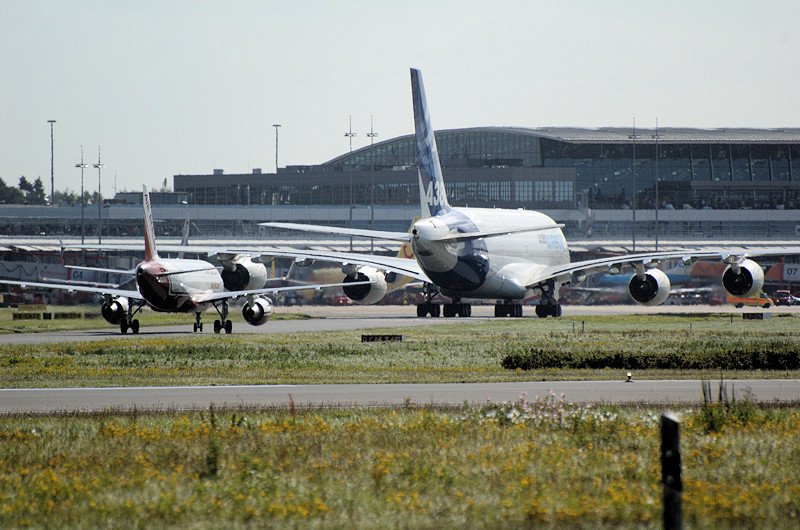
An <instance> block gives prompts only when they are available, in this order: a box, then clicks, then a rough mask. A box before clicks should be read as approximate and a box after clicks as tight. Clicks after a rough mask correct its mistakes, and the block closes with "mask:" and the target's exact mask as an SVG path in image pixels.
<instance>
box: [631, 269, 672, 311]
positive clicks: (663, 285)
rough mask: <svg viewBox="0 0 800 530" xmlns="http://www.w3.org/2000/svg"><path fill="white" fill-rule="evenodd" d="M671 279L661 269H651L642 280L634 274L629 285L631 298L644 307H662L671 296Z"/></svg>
mask: <svg viewBox="0 0 800 530" xmlns="http://www.w3.org/2000/svg"><path fill="white" fill-rule="evenodd" d="M670 287H671V286H670V284H669V278H667V275H666V274H664V271H662V270H660V269H650V270H649V271H646V272H645V273H644V277H643V278H640V277H639V276H638V275H636V274H634V275H633V277H632V278H631V281H630V282H629V283H628V292H629V293H630V294H631V298H633V299H634V301H636V302H637V303H639V304H642V305H649V306H652V305H660V304H663V303H664V300H666V299H667V297H668V296H669V290H670Z"/></svg>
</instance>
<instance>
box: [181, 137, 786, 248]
mask: <svg viewBox="0 0 800 530" xmlns="http://www.w3.org/2000/svg"><path fill="white" fill-rule="evenodd" d="M436 140H437V145H438V148H439V157H440V160H441V163H442V169H443V173H444V178H445V183H446V186H447V193H448V198H449V200H450V203H451V204H453V205H456V206H465V205H468V206H472V207H490V208H491V207H497V208H525V209H536V210H544V211H546V212H548V213H551V215H553V216H554V217H556V218H557V220H559V221H560V222H566V223H567V232H568V233H569V232H573V231H576V230H577V231H578V233H579V234H580V233H581V232H583V231H586V230H589V228H590V227H592V226H594V228H595V229H597V228H598V225H597V224H596V223H598V222H599V223H601V224H600V225H599V228H600V229H601V232H603V233H605V234H606V235H613V234H614V233H617V232H620V233H627V232H628V230H629V228H628V227H627V226H626V225H629V224H630V220H631V215H630V212H629V213H628V214H627V215H625V214H624V211H625V210H630V209H632V208H634V207H635V208H636V209H637V210H642V212H641V214H640V216H639V217H638V218H637V222H641V223H644V226H643V227H642V228H643V233H646V232H647V230H648V225H649V224H652V221H654V219H655V209H656V204H658V208H659V210H660V211H659V221H660V222H661V223H665V224H669V222H670V219H671V218H673V217H674V216H675V215H676V212H677V211H681V212H684V216H683V218H685V219H687V220H691V218H692V217H695V218H696V219H697V220H698V222H700V221H701V220H707V221H708V223H710V224H711V225H715V226H716V229H715V230H712V233H710V234H709V235H714V234H713V232H714V231H716V232H717V233H718V234H717V235H720V234H719V232H720V231H723V232H724V231H725V227H724V226H723V225H725V224H727V221H728V220H729V219H730V216H727V217H726V216H723V215H721V212H722V211H728V212H730V211H731V210H736V211H740V210H749V211H771V212H787V213H788V212H789V211H791V210H797V209H798V207H800V129H714V130H707V129H660V130H658V131H656V130H653V129H637V130H636V131H635V133H634V131H633V130H632V129H619V128H602V129H578V128H540V129H525V128H509V127H482V128H469V129H456V130H444V131H438V132H437V133H436ZM414 141H415V140H414V137H413V135H408V136H402V137H399V138H395V139H392V140H387V141H383V142H380V143H375V144H374V145H371V146H367V147H364V148H361V149H359V150H356V151H353V152H352V153H347V154H344V155H342V156H340V157H337V158H335V159H333V160H330V161H329V162H326V163H324V164H320V165H315V166H288V167H285V168H280V169H279V170H278V171H277V173H271V174H266V173H262V172H261V171H260V170H254V171H253V172H252V173H247V174H228V173H225V172H224V171H223V170H215V171H214V173H213V174H209V175H175V176H174V181H173V182H174V189H175V191H176V192H182V193H186V195H187V197H188V201H189V203H190V204H193V205H204V206H212V205H214V206H219V205H230V206H234V205H240V206H251V207H253V206H293V207H298V208H302V209H303V210H306V213H307V214H309V213H310V209H311V210H314V209H316V208H319V207H328V208H334V209H337V208H338V209H340V210H343V212H344V215H339V216H338V218H337V219H332V218H330V217H328V218H327V221H328V222H335V223H336V224H340V225H343V226H345V225H348V224H350V223H351V220H350V219H351V213H350V212H352V211H355V212H356V215H354V216H353V221H352V225H353V226H360V227H366V226H367V225H368V224H369V220H368V218H369V219H372V218H373V217H372V216H373V215H377V214H370V215H369V216H365V215H363V212H361V215H358V212H359V211H360V210H363V209H365V208H366V209H368V210H369V209H371V208H372V207H373V205H374V208H376V209H384V208H400V209H401V210H405V209H406V208H412V209H413V208H414V207H416V206H417V205H418V204H419V188H418V184H417V171H416V148H415V145H414ZM634 189H635V190H636V194H635V196H634V194H633V190H634ZM693 210H699V211H703V212H706V213H705V214H704V215H699V212H698V213H697V214H694V215H691V214H690V212H691V211H693ZM603 211H615V213H614V214H611V213H609V214H602V212H603ZM648 211H649V212H650V213H649V214H648V213H647V212H648ZM709 211H716V212H717V215H713V214H709V213H708V212H709ZM559 212H561V213H559ZM566 212H571V213H569V214H568V213H566ZM301 217H302V214H301ZM311 217H313V215H311V216H309V218H308V219H301V218H297V217H294V218H293V219H291V220H295V221H302V220H306V221H308V222H313V221H314V219H312V218H311ZM741 217H742V216H741V214H739V215H738V216H737V217H736V218H737V219H738V218H741ZM745 217H751V221H753V222H755V223H756V225H752V226H751V227H750V228H751V229H752V228H757V227H758V223H762V224H764V226H763V227H762V228H764V230H767V231H769V230H773V231H775V230H777V231H779V232H781V233H784V234H785V235H787V236H788V235H791V236H794V234H795V225H796V224H800V223H798V221H800V217H797V216H792V215H777V216H775V215H768V216H766V217H764V216H756V217H752V216H751V215H750V214H748V215H745ZM762 217H763V219H762ZM649 219H652V221H649ZM714 219H717V221H714ZM408 221H410V218H404V219H396V220H394V222H392V220H391V219H388V218H386V217H385V216H382V217H381V220H380V224H381V225H382V226H383V227H385V228H391V229H402V228H403V226H402V225H405V227H407V225H408ZM776 223H777V224H776ZM767 224H769V225H771V227H770V228H768V227H767ZM779 225H780V226H779ZM665 228H670V227H668V226H665ZM672 228H675V230H683V229H685V226H684V227H683V228H681V227H678V226H675V227H672ZM695 231H701V230H700V229H699V227H698V230H695Z"/></svg>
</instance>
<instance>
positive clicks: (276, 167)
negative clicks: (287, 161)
mask: <svg viewBox="0 0 800 530" xmlns="http://www.w3.org/2000/svg"><path fill="white" fill-rule="evenodd" d="M272 126H273V127H275V174H276V175H277V174H278V127H280V126H281V124H280V123H273V124H272Z"/></svg>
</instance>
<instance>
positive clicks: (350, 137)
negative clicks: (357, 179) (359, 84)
mask: <svg viewBox="0 0 800 530" xmlns="http://www.w3.org/2000/svg"><path fill="white" fill-rule="evenodd" d="M348 118H349V119H350V127H349V129H348V130H347V132H346V133H344V136H345V138H349V139H350V154H351V155H352V154H353V137H354V136H355V135H356V133H354V132H353V116H352V115H348ZM352 162H353V161H352V160H351V161H350V163H351V168H350V171H349V173H350V216H349V218H350V222H349V224H348V226H349V227H350V228H353V168H352ZM352 251H353V236H350V252H352Z"/></svg>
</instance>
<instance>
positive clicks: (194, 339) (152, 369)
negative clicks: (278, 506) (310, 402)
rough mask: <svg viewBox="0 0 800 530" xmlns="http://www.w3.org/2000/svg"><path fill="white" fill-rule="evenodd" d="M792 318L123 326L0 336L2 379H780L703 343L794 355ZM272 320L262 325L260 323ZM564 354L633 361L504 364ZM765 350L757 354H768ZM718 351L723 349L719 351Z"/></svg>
mask: <svg viewBox="0 0 800 530" xmlns="http://www.w3.org/2000/svg"><path fill="white" fill-rule="evenodd" d="M798 324H800V318H798V317H795V316H787V317H774V318H772V319H770V320H767V321H758V322H750V321H742V320H733V319H731V318H729V316H727V315H700V316H697V315H695V316H694V317H693V318H692V319H691V320H689V321H687V318H685V317H680V316H675V315H658V314H656V315H637V316H619V317H596V318H577V319H576V318H573V319H567V318H564V319H558V320H553V319H546V320H539V319H522V320H518V319H508V320H483V321H469V320H467V321H465V322H464V323H458V324H454V323H453V324H449V325H447V326H420V327H413V328H406V329H392V330H373V331H370V333H381V332H382V331H386V332H390V333H393V334H395V333H401V334H403V335H404V336H405V340H404V341H403V342H392V343H362V342H361V339H360V337H361V331H342V332H325V333H311V332H309V333H294V334H268V335H265V334H246V333H239V334H234V335H211V334H205V335H193V334H186V335H181V336H178V337H170V338H164V337H160V338H152V337H145V336H133V335H128V336H126V337H120V338H113V339H108V340H103V341H96V342H74V343H57V344H45V345H37V346H32V345H5V346H0V386H2V387H5V388H14V387H65V386H74V387H80V386H138V385H156V386H159V385H200V384H203V385H210V384H300V383H377V382H385V383H402V382H406V383H415V382H420V383H423V382H491V381H530V380H553V379H562V380H564V379H572V380H574V379H622V378H623V377H624V375H623V374H624V373H625V371H627V370H628V369H636V368H637V365H634V363H635V362H640V361H641V360H643V359H659V358H663V357H664V356H665V355H666V358H668V359H690V360H696V361H697V363H696V364H695V366H694V367H693V368H692V369H686V368H685V367H684V366H683V365H677V366H670V365H669V364H655V365H651V366H642V367H639V369H637V372H636V374H635V377H636V378H637V379H648V378H650V379H655V378H658V379H663V378H706V379H709V378H718V377H719V375H720V369H724V370H725V377H726V378H747V377H755V378H764V377H773V378H786V377H798V376H800V370H797V369H794V368H791V366H795V365H796V364H788V363H787V364H786V365H783V369H781V370H777V369H776V370H763V369H761V370H758V369H745V368H747V367H745V366H734V367H733V369H731V367H730V366H722V365H719V364H717V363H714V362H709V361H708V360H709V359H712V357H710V356H709V352H710V351H718V352H723V353H724V352H728V351H747V352H766V353H769V352H772V351H777V350H778V349H780V352H781V355H782V356H783V357H782V358H785V359H789V360H790V361H792V362H794V363H796V360H797V359H798V355H800V334H797V333H796V332H795V330H796V328H797V326H798ZM267 325H269V324H267ZM544 350H547V351H548V352H555V353H554V355H558V356H562V357H563V358H569V359H573V358H586V357H588V358H592V359H596V358H601V356H602V355H605V354H613V355H614V356H616V357H614V358H621V359H629V360H630V363H631V365H627V366H624V365H619V366H617V365H611V364H608V365H605V366H609V368H602V366H604V365H599V364H592V365H588V366H586V365H584V366H581V365H578V366H566V367H563V368H562V367H560V366H556V365H549V366H541V367H539V368H536V369H534V370H522V369H511V370H509V369H505V368H503V366H502V362H503V360H504V359H506V358H508V356H510V355H513V354H517V353H519V352H531V351H536V352H541V351H544ZM766 353H765V354H766ZM723 357H724V356H723Z"/></svg>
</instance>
